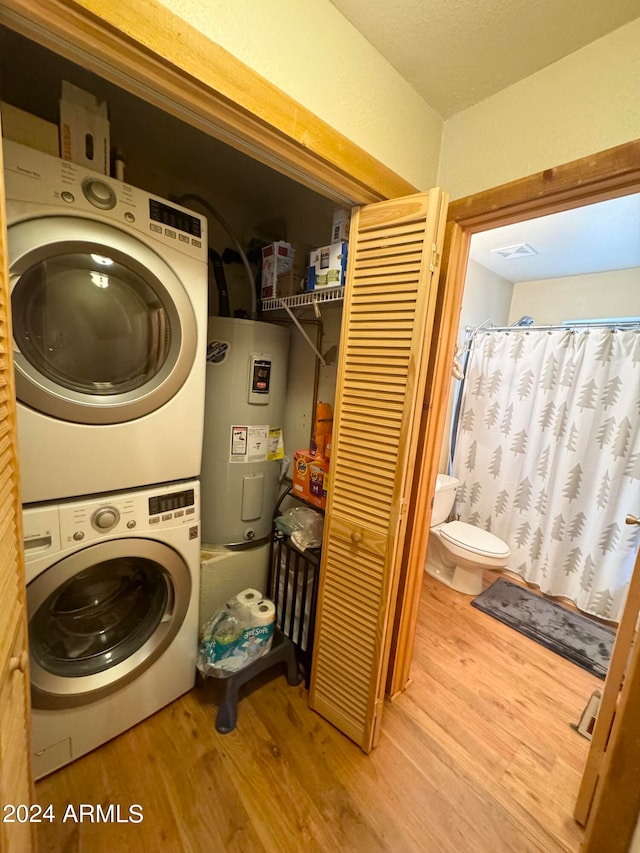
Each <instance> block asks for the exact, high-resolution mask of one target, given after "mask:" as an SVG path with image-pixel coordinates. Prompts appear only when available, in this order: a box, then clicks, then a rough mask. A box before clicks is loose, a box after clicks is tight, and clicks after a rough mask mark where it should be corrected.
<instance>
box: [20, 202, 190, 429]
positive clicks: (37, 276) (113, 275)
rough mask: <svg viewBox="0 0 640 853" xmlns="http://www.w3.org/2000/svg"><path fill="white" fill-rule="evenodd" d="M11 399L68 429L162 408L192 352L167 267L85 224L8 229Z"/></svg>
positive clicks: (52, 222)
mask: <svg viewBox="0 0 640 853" xmlns="http://www.w3.org/2000/svg"><path fill="white" fill-rule="evenodd" d="M8 233H9V256H10V275H11V288H12V291H11V307H12V317H13V338H14V350H15V356H14V360H15V365H16V391H17V396H18V399H19V400H20V401H21V402H23V403H26V404H27V405H29V406H32V407H33V408H35V409H37V410H38V411H41V412H43V413H44V414H48V415H51V416H53V417H55V418H59V419H62V420H69V421H73V422H75V423H89V424H91V423H95V424H110V423H122V422H125V421H128V420H133V419H135V418H138V417H142V416H143V415H145V414H148V413H149V412H151V411H154V410H155V409H157V408H159V407H160V406H162V405H163V404H164V403H165V402H166V401H167V400H169V399H170V398H171V397H172V396H173V395H174V394H175V393H176V392H177V391H178V390H179V388H180V387H181V386H182V384H183V383H184V381H185V380H186V378H187V376H188V374H189V372H190V370H191V368H192V366H193V360H194V357H195V352H196V333H197V327H196V321H195V315H194V312H193V308H192V306H191V302H190V300H189V298H188V296H187V293H186V291H185V289H184V287H183V286H182V284H181V283H180V281H179V280H178V278H177V277H176V275H175V273H174V272H173V270H172V269H171V268H170V267H169V266H168V264H166V263H165V262H164V260H162V258H160V256H159V255H157V254H156V253H155V252H154V251H153V250H152V249H151V248H149V247H148V246H146V245H145V244H143V243H141V242H140V241H139V240H137V239H135V238H134V237H132V236H130V235H128V234H126V233H125V232H123V231H120V230H119V229H117V228H114V227H112V226H110V225H106V224H103V223H99V222H94V221H91V220H84V219H78V218H76V217H43V218H42V219H38V220H28V221H25V222H19V223H16V224H14V225H12V226H11V227H10V228H9V232H8Z"/></svg>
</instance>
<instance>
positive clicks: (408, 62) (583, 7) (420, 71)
mask: <svg viewBox="0 0 640 853" xmlns="http://www.w3.org/2000/svg"><path fill="white" fill-rule="evenodd" d="M331 2H332V3H333V5H334V6H335V7H336V8H337V9H338V10H339V11H340V12H342V14H343V15H344V16H345V17H346V18H347V19H348V20H349V21H350V22H351V23H352V24H353V25H354V27H355V28H356V29H357V30H359V32H360V33H361V34H362V35H363V36H364V37H365V38H366V39H367V40H368V41H369V42H370V43H371V44H372V45H373V47H374V48H375V49H376V50H377V51H378V52H379V53H381V54H382V55H383V56H384V57H385V58H386V59H387V61H388V62H389V63H390V64H391V65H392V66H393V67H394V68H395V69H396V71H398V72H399V74H400V75H401V76H402V77H404V78H405V79H406V80H407V81H408V82H409V83H410V84H411V86H412V87H413V88H414V89H415V90H416V91H417V92H419V93H420V95H422V97H423V98H424V100H425V101H426V102H427V103H428V104H429V105H430V106H431V107H433V108H434V109H435V110H436V111H437V112H439V113H440V115H441V116H442V117H443V118H448V117H450V116H452V115H455V113H458V112H461V111H462V110H464V109H467V107H470V106H472V105H473V104H477V103H479V102H480V101H482V100H484V99H485V98H487V97H489V96H490V95H493V94H495V93H496V92H498V91H500V90H501V89H504V88H505V87H506V86H510V85H511V84H513V83H516V82H517V81H518V80H521V79H523V78H524V77H528V76H529V75H530V74H533V73H535V72H536V71H539V70H540V69H541V68H544V67H545V66H547V65H550V64H551V63H552V62H556V61H557V60H558V59H561V58H562V57H563V56H567V55H568V54H569V53H573V52H574V51H576V50H578V49H579V48H581V47H584V46H585V45H586V44H589V43H590V42H592V41H595V40H596V39H599V38H601V37H602V36H604V35H606V34H607V33H610V32H612V31H613V30H615V29H617V28H618V27H621V26H623V25H624V24H626V23H629V22H630V21H632V20H634V19H635V18H637V17H639V16H640V2H639V0H331Z"/></svg>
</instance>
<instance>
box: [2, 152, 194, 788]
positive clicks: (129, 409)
mask: <svg viewBox="0 0 640 853" xmlns="http://www.w3.org/2000/svg"><path fill="white" fill-rule="evenodd" d="M4 164H5V187H6V197H7V217H8V251H9V267H10V283H11V309H12V318H13V337H14V362H15V377H16V394H17V418H18V450H19V458H20V466H21V490H22V501H23V505H24V514H23V516H24V534H25V557H26V569H27V602H28V610H29V643H30V656H31V686H32V691H31V692H32V706H33V715H32V745H33V753H34V755H33V767H34V775H35V777H36V778H40V777H41V776H43V775H45V774H46V773H49V772H51V771H53V770H55V769H57V768H58V767H61V766H63V765H64V764H66V763H68V762H69V761H71V760H73V759H75V758H77V757H79V756H80V755H83V754H85V753H86V752H88V751H90V750H91V749H93V748H95V747H97V746H99V745H100V744H102V743H104V742H106V741H107V740H109V739H110V738H112V737H114V736H115V735H117V734H119V733H121V732H123V731H124V730H126V729H127V728H129V727H130V726H132V725H134V724H136V723H138V722H140V721H141V720H142V719H144V718H146V717H148V716H149V715H151V714H153V713H154V712H155V711H157V710H159V709H160V708H162V707H163V706H165V705H166V704H168V703H169V702H171V701H173V700H174V699H176V698H177V697H178V696H180V695H182V694H183V693H184V692H186V691H187V690H189V689H190V688H191V687H192V686H193V684H194V677H195V658H196V650H197V632H198V601H199V570H200V488H199V479H198V478H199V474H200V465H201V454H202V435H203V419H204V387H205V354H206V327H207V234H206V220H205V219H204V218H203V217H201V216H198V215H197V214H194V213H192V212H190V211H188V210H186V209H184V208H182V207H178V206H176V205H174V204H170V203H168V202H166V201H165V200H163V199H160V198H158V197H155V196H151V195H149V194H148V193H145V192H142V191H141V190H137V189H134V188H132V187H130V186H128V185H126V184H123V183H120V182H118V181H116V180H114V179H111V178H107V177H104V176H102V175H98V174H96V173H93V172H90V171H88V170H86V169H84V168H82V167H79V166H77V165H75V164H73V163H70V162H65V161H61V160H58V159H57V158H55V157H51V156H49V155H46V154H43V153H41V152H38V151H35V150H33V149H30V148H26V147H24V146H21V145H18V144H16V143H13V142H9V141H5V142H4Z"/></svg>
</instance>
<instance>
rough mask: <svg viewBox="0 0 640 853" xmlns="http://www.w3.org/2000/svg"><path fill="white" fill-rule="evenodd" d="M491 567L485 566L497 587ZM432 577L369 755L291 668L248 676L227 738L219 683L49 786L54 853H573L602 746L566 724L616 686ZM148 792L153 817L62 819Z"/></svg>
mask: <svg viewBox="0 0 640 853" xmlns="http://www.w3.org/2000/svg"><path fill="white" fill-rule="evenodd" d="M492 579H493V578H491V577H489V575H487V577H486V579H485V580H486V582H487V583H488V582H489V581H490V580H492ZM469 600H470V599H469V598H468V597H467V596H463V595H460V594H458V593H455V592H453V591H452V590H450V589H448V588H447V587H445V586H443V585H441V584H439V583H438V582H437V581H435V580H433V579H432V578H430V577H426V576H425V583H424V586H423V591H422V605H421V613H420V621H419V628H418V638H417V648H416V654H415V660H414V666H413V674H412V678H413V681H412V684H411V686H410V687H409V688H408V690H407V691H406V692H405V693H403V694H402V695H401V696H400V697H399V698H398V699H397V700H396V701H395V702H394V703H387V706H386V709H385V715H384V718H383V733H382V737H381V740H380V744H379V746H378V747H377V748H376V749H375V750H374V751H373V753H372V754H371V755H369V756H365V755H364V754H363V753H362V752H361V751H360V750H359V749H358V747H356V746H355V745H353V744H352V743H350V742H349V741H348V740H347V739H346V738H344V737H343V736H342V735H340V734H339V733H338V732H337V731H336V730H335V729H334V728H333V727H332V726H331V725H329V724H328V723H326V722H325V721H324V720H323V719H322V718H321V717H319V716H318V715H317V714H315V713H314V712H312V711H310V710H309V709H308V708H307V703H306V697H307V694H306V691H305V689H304V687H303V686H300V687H294V688H292V687H289V686H288V685H287V682H286V679H285V677H284V675H278V676H277V677H273V676H272V677H269V676H268V675H267V677H266V678H264V679H263V680H262V682H261V683H260V684H259V685H252V686H251V692H250V693H244V694H242V695H243V698H242V699H241V702H240V706H239V714H238V725H237V727H236V729H235V730H234V731H233V732H232V733H231V734H228V735H219V734H218V733H217V732H216V731H215V728H214V717H215V712H216V707H217V706H216V704H215V684H214V682H209V683H208V684H207V685H206V686H205V687H204V688H200V689H196V690H193V691H191V693H189V694H187V695H186V696H184V697H183V698H181V699H179V700H178V701H176V702H174V703H173V704H172V705H170V706H169V707H167V708H165V709H164V710H162V711H160V712H159V713H157V714H155V715H154V716H153V717H152V718H150V719H149V720H146V721H145V722H144V723H142V724H140V725H139V726H137V727H135V728H134V729H132V730H130V731H129V732H126V733H125V734H123V735H121V736H120V737H118V738H116V739H115V740H113V741H111V742H110V743H108V744H106V745H105V746H103V747H102V748H100V749H98V750H96V751H95V752H93V753H91V754H90V755H88V756H85V757H84V758H82V759H79V760H78V761H76V762H75V763H74V764H72V765H70V766H68V767H66V768H63V769H62V770H60V771H58V772H57V773H54V774H52V775H51V776H49V777H47V778H46V779H43V780H42V781H41V782H39V783H38V784H37V786H36V792H37V797H38V801H39V802H40V804H41V805H43V806H44V805H47V804H49V803H53V805H54V809H55V813H56V815H58V818H57V820H56V821H55V822H54V823H52V824H47V823H43V824H39V825H37V833H38V842H39V847H38V849H39V850H40V851H41V853H44V851H56V853H62V851H64V853H89V851H90V853H103V851H104V853H106V851H109V853H112V851H118V853H126V851H136V853H146V851H154V853H156V851H159V850H162V851H169V853H173V851H176V853H182V851H186V853H201V851H224V853H226V851H243V853H245V851H263V850H265V851H299V850H301V849H304V850H305V851H336V850H341V851H363V853H364V851H366V853H369V851H394V853H398V851H428V853H440V851H443V853H454V851H455V853H467V851H469V853H471V851H473V853H484V851H488V853H498V851H517V852H518V853H528V851H544V853H553V851H577V850H578V848H579V844H580V839H581V837H582V830H581V829H580V827H578V825H577V824H575V822H574V821H573V819H572V818H571V812H572V808H573V803H574V800H575V796H576V793H577V789H578V784H579V779H580V775H581V771H582V767H583V765H584V762H585V759H586V755H587V750H588V746H589V742H588V741H587V740H585V739H584V738H582V737H580V736H579V735H578V734H577V733H576V732H575V731H574V730H573V729H572V728H571V727H570V724H571V723H576V722H577V721H578V719H579V717H580V714H581V712H582V710H583V708H584V706H585V704H586V701H587V699H588V697H589V696H590V694H591V692H592V691H593V690H594V689H597V688H602V685H603V682H602V681H600V680H599V679H597V678H595V677H594V676H591V675H589V674H588V673H586V672H584V671H583V670H581V669H579V668H578V667H577V666H574V665H573V664H571V663H568V662H567V661H565V660H563V659H562V658H560V657H558V656H556V655H554V654H553V653H551V652H549V651H548V650H546V649H544V648H542V646H539V645H537V644H536V643H534V642H533V641H531V640H529V639H527V638H526V637H524V636H522V635H520V634H518V633H517V632H515V631H513V630H511V629H509V628H507V627H506V626H504V625H502V624H501V623H500V622H497V621H496V620H494V619H492V618H491V617H489V616H487V615H486V614H484V613H480V612H479V611H477V610H476V609H475V608H473V607H470V606H469ZM69 803H71V804H73V805H75V806H76V811H77V805H78V804H80V803H85V804H94V805H95V804H98V803H100V804H102V805H103V806H104V807H106V806H107V805H108V804H115V805H119V806H120V817H121V819H124V818H126V817H127V815H128V813H129V806H130V805H132V804H134V803H135V804H140V805H141V806H142V808H143V814H144V819H143V821H142V822H141V823H137V824H134V823H117V822H111V823H101V824H97V823H90V822H82V823H79V822H76V821H74V820H67V821H66V822H62V819H61V816H62V815H63V814H64V811H65V807H66V806H67V804H69Z"/></svg>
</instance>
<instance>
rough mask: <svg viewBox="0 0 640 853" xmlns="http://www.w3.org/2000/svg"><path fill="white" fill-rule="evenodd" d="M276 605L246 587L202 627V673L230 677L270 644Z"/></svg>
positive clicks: (200, 663)
mask: <svg viewBox="0 0 640 853" xmlns="http://www.w3.org/2000/svg"><path fill="white" fill-rule="evenodd" d="M275 619H276V608H275V604H274V603H273V601H270V600H269V599H268V598H263V597H262V593H261V592H260V591H259V590H257V589H251V588H249V589H245V590H243V591H242V592H239V593H238V594H237V595H236V596H234V597H233V598H232V599H231V600H230V601H229V602H227V605H226V607H224V608H223V609H222V610H221V611H220V612H219V613H217V614H216V615H215V616H213V617H212V618H211V619H209V621H208V622H206V624H205V625H204V627H203V631H202V639H201V641H200V649H199V653H198V669H199V670H200V672H201V673H202V674H203V675H214V676H218V677H223V678H224V677H229V676H230V675H232V674H233V673H234V672H238V670H241V669H244V667H246V666H248V665H249V664H251V663H253V661H255V660H258V658H261V657H262V656H263V655H265V654H266V653H267V652H268V651H269V649H270V648H271V643H272V641H273V629H274V625H275Z"/></svg>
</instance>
